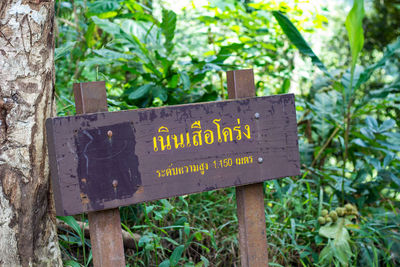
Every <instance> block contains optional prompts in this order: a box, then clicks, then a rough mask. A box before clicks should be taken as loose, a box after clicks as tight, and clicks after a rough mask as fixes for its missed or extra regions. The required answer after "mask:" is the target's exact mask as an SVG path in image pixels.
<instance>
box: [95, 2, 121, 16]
mask: <svg viewBox="0 0 400 267" xmlns="http://www.w3.org/2000/svg"><path fill="white" fill-rule="evenodd" d="M120 7H121V5H120V1H119V0H96V1H94V2H91V3H90V2H89V3H88V13H90V14H103V13H107V12H111V11H114V10H117V9H119V8H120Z"/></svg>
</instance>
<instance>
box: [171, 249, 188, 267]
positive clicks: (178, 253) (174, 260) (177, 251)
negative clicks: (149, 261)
mask: <svg viewBox="0 0 400 267" xmlns="http://www.w3.org/2000/svg"><path fill="white" fill-rule="evenodd" d="M184 249H185V246H184V245H180V246H178V247H176V248H175V250H174V252H172V254H171V257H170V258H169V261H170V263H171V266H176V265H177V264H178V262H179V260H180V259H181V257H182V253H183V250H184Z"/></svg>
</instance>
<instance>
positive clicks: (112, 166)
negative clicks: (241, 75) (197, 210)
mask: <svg viewBox="0 0 400 267" xmlns="http://www.w3.org/2000/svg"><path fill="white" fill-rule="evenodd" d="M46 128H47V138H48V149H49V156H50V166H51V176H52V182H53V190H54V197H55V203H56V210H57V215H74V214H79V213H82V212H88V211H97V210H104V209H110V208H115V207H119V206H125V205H130V204H134V203H139V202H145V201H151V200H156V199H162V198H168V197H172V196H180V195H186V194H191V193H196V192H202V191H208V190H214V189H217V188H223V187H229V186H239V185H245V184H251V183H258V182H262V181H265V180H269V179H276V178H280V177H286V176H295V175H299V173H300V160H299V150H298V139H297V123H296V111H295V102H294V95H293V94H285V95H276V96H268V97H255V98H246V99H239V100H228V101H217V102H208V103H199V104H189V105H179V106H169V107H162V108H149V109H137V110H128V111H118V112H99V113H92V114H84V115H78V116H69V117H55V118H49V119H48V120H47V121H46Z"/></svg>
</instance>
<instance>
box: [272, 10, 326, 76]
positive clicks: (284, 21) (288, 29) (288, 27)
mask: <svg viewBox="0 0 400 267" xmlns="http://www.w3.org/2000/svg"><path fill="white" fill-rule="evenodd" d="M272 15H274V17H275V19H276V20H277V21H278V23H279V25H280V26H281V28H282V30H283V32H284V33H285V34H286V36H287V37H288V38H289V40H290V41H291V42H292V44H293V45H294V46H296V47H297V49H299V51H300V52H301V53H302V54H304V55H306V56H309V57H310V58H311V61H312V63H313V64H314V65H316V66H317V67H318V68H319V69H320V70H321V71H323V72H324V73H325V74H326V75H328V76H329V77H330V78H331V79H333V77H332V76H331V74H330V73H329V71H328V69H327V68H326V67H325V65H324V63H322V61H321V60H320V59H319V58H318V57H317V55H315V53H314V51H313V50H312V49H311V47H310V46H309V45H308V44H307V42H306V41H305V40H304V38H303V36H301V34H300V32H299V31H298V30H297V28H296V27H295V26H294V25H293V23H292V22H291V21H290V20H289V19H288V18H287V17H286V16H285V15H283V14H282V13H281V12H279V11H272Z"/></svg>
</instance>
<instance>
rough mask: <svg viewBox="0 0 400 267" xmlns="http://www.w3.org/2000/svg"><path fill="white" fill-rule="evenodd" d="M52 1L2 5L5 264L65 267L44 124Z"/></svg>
mask: <svg viewBox="0 0 400 267" xmlns="http://www.w3.org/2000/svg"><path fill="white" fill-rule="evenodd" d="M53 5H54V2H53V0H1V1H0V142H1V151H0V266H61V265H62V262H61V255H60V250H59V247H58V240H57V232H56V226H55V222H56V220H55V216H54V207H53V206H54V205H53V203H52V201H53V200H52V196H51V193H50V185H49V167H48V160H47V147H46V140H45V132H44V130H45V126H44V122H45V119H46V118H47V117H49V116H54V115H55V113H54V110H55V103H54V36H53V32H54V31H53V30H54V29H53V27H54V6H53Z"/></svg>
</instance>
